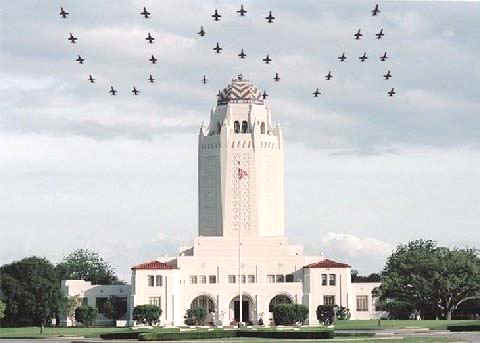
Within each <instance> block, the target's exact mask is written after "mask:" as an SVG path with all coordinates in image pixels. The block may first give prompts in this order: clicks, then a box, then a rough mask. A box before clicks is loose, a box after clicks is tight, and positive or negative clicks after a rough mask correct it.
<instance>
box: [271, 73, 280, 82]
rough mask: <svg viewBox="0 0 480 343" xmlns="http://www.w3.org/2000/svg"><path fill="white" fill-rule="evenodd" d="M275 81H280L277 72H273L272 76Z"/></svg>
mask: <svg viewBox="0 0 480 343" xmlns="http://www.w3.org/2000/svg"><path fill="white" fill-rule="evenodd" d="M273 79H274V80H275V81H276V82H278V81H280V76H278V73H275V77H274V78H273Z"/></svg>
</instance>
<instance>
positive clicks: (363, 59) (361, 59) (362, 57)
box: [358, 52, 368, 62]
mask: <svg viewBox="0 0 480 343" xmlns="http://www.w3.org/2000/svg"><path fill="white" fill-rule="evenodd" d="M358 59H359V60H360V61H362V62H365V60H368V57H367V53H366V52H364V53H363V55H362V56H360V57H359V58H358Z"/></svg>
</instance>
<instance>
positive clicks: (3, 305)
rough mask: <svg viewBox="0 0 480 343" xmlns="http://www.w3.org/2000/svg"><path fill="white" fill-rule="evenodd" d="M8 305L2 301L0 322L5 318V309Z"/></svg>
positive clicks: (0, 301)
mask: <svg viewBox="0 0 480 343" xmlns="http://www.w3.org/2000/svg"><path fill="white" fill-rule="evenodd" d="M6 307H7V305H5V303H4V302H3V301H2V300H1V299H0V320H2V319H3V318H4V317H5V308H6Z"/></svg>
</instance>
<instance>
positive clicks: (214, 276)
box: [208, 275, 217, 283]
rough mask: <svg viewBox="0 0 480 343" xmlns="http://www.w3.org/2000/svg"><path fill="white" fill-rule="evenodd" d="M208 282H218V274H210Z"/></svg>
mask: <svg viewBox="0 0 480 343" xmlns="http://www.w3.org/2000/svg"><path fill="white" fill-rule="evenodd" d="M208 283H217V276H216V275H210V276H209V277H208Z"/></svg>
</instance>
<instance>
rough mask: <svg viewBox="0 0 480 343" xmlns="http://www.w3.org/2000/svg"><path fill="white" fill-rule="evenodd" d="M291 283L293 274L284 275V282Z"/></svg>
mask: <svg viewBox="0 0 480 343" xmlns="http://www.w3.org/2000/svg"><path fill="white" fill-rule="evenodd" d="M293 281H294V278H293V274H287V275H285V282H293Z"/></svg>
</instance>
